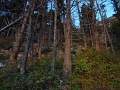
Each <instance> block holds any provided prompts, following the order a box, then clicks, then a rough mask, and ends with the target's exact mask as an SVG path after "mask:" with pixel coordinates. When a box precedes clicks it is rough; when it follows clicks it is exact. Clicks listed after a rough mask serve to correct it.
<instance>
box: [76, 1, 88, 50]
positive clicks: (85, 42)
mask: <svg viewBox="0 0 120 90" xmlns="http://www.w3.org/2000/svg"><path fill="white" fill-rule="evenodd" d="M77 9H78V15H79V20H80V26H81V29H82V33H83V41H84V48H85V50H86V49H87V40H86V36H85V31H84V28H83V26H82V25H83V23H82V22H83V20H82V19H81V13H80V9H79V2H78V0H77Z"/></svg>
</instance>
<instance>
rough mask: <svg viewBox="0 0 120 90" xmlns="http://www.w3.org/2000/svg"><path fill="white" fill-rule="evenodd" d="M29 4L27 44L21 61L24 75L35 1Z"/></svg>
mask: <svg viewBox="0 0 120 90" xmlns="http://www.w3.org/2000/svg"><path fill="white" fill-rule="evenodd" d="M30 4H31V8H30V9H31V12H30V16H29V25H28V32H27V33H28V36H27V42H26V46H25V51H24V54H23V59H22V64H21V74H25V72H26V63H27V58H28V51H29V47H30V41H31V36H32V29H31V25H32V15H33V11H34V6H35V1H34V0H33V1H32V0H31V2H30Z"/></svg>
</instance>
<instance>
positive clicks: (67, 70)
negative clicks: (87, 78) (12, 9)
mask: <svg viewBox="0 0 120 90" xmlns="http://www.w3.org/2000/svg"><path fill="white" fill-rule="evenodd" d="M66 4H67V7H66V24H65V27H64V29H65V30H64V36H65V55H64V62H63V76H64V77H68V76H71V74H72V64H71V40H70V39H71V32H70V31H71V30H70V0H66Z"/></svg>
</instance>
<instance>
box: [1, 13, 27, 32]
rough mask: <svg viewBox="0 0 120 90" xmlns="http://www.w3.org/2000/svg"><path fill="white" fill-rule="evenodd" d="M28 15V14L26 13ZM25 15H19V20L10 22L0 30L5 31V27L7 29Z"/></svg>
mask: <svg viewBox="0 0 120 90" xmlns="http://www.w3.org/2000/svg"><path fill="white" fill-rule="evenodd" d="M25 15H26V14H25ZM25 15H22V16H21V17H19V18H18V19H17V20H15V21H14V22H12V23H10V24H8V25H7V26H5V27H3V28H1V29H0V32H2V31H4V30H5V29H7V28H8V27H10V26H12V25H13V24H15V23H16V22H18V21H19V20H21V19H22V18H23V17H24V16H25Z"/></svg>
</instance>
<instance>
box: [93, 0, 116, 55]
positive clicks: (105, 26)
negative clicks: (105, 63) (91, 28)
mask: <svg viewBox="0 0 120 90" xmlns="http://www.w3.org/2000/svg"><path fill="white" fill-rule="evenodd" d="M95 1H96V4H97V7H98V10H99V13H100V16H101V19H102V23H103V26H104V30H105V34H107V37H108V40H109V43H110V45H111V50H112V53H113V54H115V51H114V47H113V44H112V40H111V38H110V35H109V33H108V28H107V25H106V23H105V20H104V18H103V16H102V14H101V9H100V7H99V5H98V2H97V0H95Z"/></svg>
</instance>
